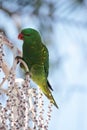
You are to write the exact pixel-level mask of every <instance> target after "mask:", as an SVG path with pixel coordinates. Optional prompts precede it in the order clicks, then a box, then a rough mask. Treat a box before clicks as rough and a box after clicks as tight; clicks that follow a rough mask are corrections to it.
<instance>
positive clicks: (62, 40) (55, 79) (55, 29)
mask: <svg viewBox="0 0 87 130" xmlns="http://www.w3.org/2000/svg"><path fill="white" fill-rule="evenodd" d="M0 2H1V1H0ZM46 2H47V3H49V2H50V1H49V0H45V1H44V2H43V4H42V6H41V7H38V8H40V9H39V13H38V15H36V14H34V13H32V12H34V11H33V10H34V9H35V8H36V6H35V7H34V6H33V7H32V6H31V5H29V7H28V6H25V5H23V6H24V9H23V7H22V9H21V7H20V6H19V5H17V3H18V2H17V0H15V4H13V3H12V2H10V0H9V2H8V3H7V1H4V2H2V3H3V4H2V7H3V9H0V29H1V30H4V32H5V33H6V35H7V36H8V38H9V39H10V40H11V41H13V42H14V43H15V46H17V47H18V48H19V49H20V50H21V47H22V41H19V40H18V39H17V35H18V33H19V32H20V30H21V28H27V27H32V28H35V29H37V30H38V31H39V32H40V33H41V36H42V39H43V42H44V44H45V45H46V46H47V48H48V50H49V56H50V61H49V62H50V68H49V77H48V78H49V81H50V83H51V84H52V86H53V89H54V92H53V95H54V97H55V100H56V102H57V103H58V105H59V110H57V109H56V108H55V107H53V112H52V118H51V121H50V124H49V130H87V1H86V0H84V1H83V0H61V1H57V0H52V3H54V2H55V6H56V7H55V8H56V11H54V13H53V16H52V18H51V19H50V18H47V14H48V13H49V12H50V11H49V10H50V8H48V6H47V4H46ZM19 4H20V3H19ZM21 6H22V5H21ZM51 8H52V7H51ZM4 9H7V10H9V11H11V12H12V14H11V15H9V13H8V12H6V11H5V10H4ZM15 12H16V13H15ZM35 13H36V12H35ZM40 16H41V17H40ZM45 16H46V17H45ZM6 53H7V54H8V57H7V61H8V63H9V64H10V63H11V61H10V60H9V56H10V52H8V50H7V51H6ZM18 76H19V75H18Z"/></svg>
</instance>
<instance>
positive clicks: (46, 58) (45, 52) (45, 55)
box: [43, 45, 49, 77]
mask: <svg viewBox="0 0 87 130" xmlns="http://www.w3.org/2000/svg"><path fill="white" fill-rule="evenodd" d="M43 59H44V70H45V74H46V77H48V73H49V53H48V49H47V48H46V46H45V45H43Z"/></svg>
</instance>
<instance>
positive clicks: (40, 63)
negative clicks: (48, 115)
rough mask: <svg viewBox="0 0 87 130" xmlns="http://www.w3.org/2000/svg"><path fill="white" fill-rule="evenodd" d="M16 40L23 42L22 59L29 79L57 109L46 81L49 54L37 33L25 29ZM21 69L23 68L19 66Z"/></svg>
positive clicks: (33, 30) (50, 88)
mask: <svg viewBox="0 0 87 130" xmlns="http://www.w3.org/2000/svg"><path fill="white" fill-rule="evenodd" d="M18 39H21V40H23V47H22V49H23V57H22V60H24V61H25V63H26V64H27V66H28V68H29V73H30V76H31V79H32V80H33V81H34V82H35V83H36V84H37V85H38V86H39V87H40V89H41V90H42V92H43V93H44V94H45V95H46V97H47V98H48V99H49V100H50V102H51V103H53V104H54V105H55V106H56V107H57V108H58V105H57V104H56V102H55V100H54V98H53V96H52V94H51V90H53V89H52V87H51V85H50V83H49V81H48V79H47V77H48V73H49V53H48V50H47V48H46V46H45V45H44V44H43V43H42V40H41V36H40V34H39V32H38V31H36V30H35V29H32V28H26V29H23V30H22V31H21V33H20V34H19V35H18ZM21 67H22V68H23V66H22V65H21Z"/></svg>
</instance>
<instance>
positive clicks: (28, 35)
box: [18, 28, 41, 41]
mask: <svg viewBox="0 0 87 130" xmlns="http://www.w3.org/2000/svg"><path fill="white" fill-rule="evenodd" d="M18 39H20V40H23V41H25V40H27V41H33V40H41V37H40V34H39V32H38V31H36V30H35V29H32V28H26V29H23V30H22V31H21V33H19V35H18Z"/></svg>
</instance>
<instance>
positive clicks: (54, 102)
mask: <svg viewBox="0 0 87 130" xmlns="http://www.w3.org/2000/svg"><path fill="white" fill-rule="evenodd" d="M50 102H51V103H52V104H54V105H55V107H56V108H59V107H58V105H57V103H56V101H55V99H54V98H53V96H52V94H51V96H50Z"/></svg>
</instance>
